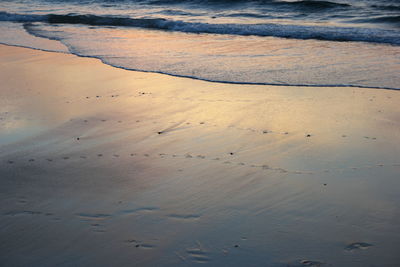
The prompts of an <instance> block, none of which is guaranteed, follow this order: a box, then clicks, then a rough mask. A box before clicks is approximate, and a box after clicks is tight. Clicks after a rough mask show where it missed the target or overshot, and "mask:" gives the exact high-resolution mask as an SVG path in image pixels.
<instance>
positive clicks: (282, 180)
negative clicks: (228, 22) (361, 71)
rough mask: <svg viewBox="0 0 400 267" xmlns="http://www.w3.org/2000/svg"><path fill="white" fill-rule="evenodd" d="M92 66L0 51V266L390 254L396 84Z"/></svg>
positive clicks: (328, 262)
mask: <svg viewBox="0 0 400 267" xmlns="http://www.w3.org/2000/svg"><path fill="white" fill-rule="evenodd" d="M99 61H100V60H99V59H94V58H84V57H78V56H75V55H72V54H65V53H54V52H42V51H39V50H33V49H29V48H19V47H15V46H6V45H0V62H1V64H0V79H1V80H2V85H0V99H1V100H0V101H1V102H0V104H1V105H0V129H1V131H0V177H2V179H1V181H0V183H1V184H0V199H1V203H2V204H1V205H0V217H1V220H0V238H1V239H2V240H3V242H2V244H0V251H1V252H0V265H1V264H4V265H13V266H28V265H30V266H35V265H36V266H39V265H40V266H55V265H57V266H60V265H65V266H71V265H74V266H88V265H96V266H131V265H132V264H134V265H137V266H139V265H140V266H142V265H143V266H155V265H157V266H187V265H195V264H198V263H203V264H206V265H207V266H260V265H266V266H277V267H280V266H360V267H361V266H368V265H371V266H372V265H376V266H396V265H397V264H398V263H399V261H400V259H399V257H398V256H397V251H398V248H399V247H400V241H399V240H400V228H399V225H400V206H399V204H398V203H400V195H399V194H398V192H397V191H398V190H397V188H399V185H400V180H399V179H398V174H399V172H400V161H399V160H398V159H400V143H399V142H398V140H399V129H400V119H399V118H400V110H399V108H398V103H400V92H396V91H395V90H376V89H366V88H349V87H335V88H328V87H288V86H268V85H242V84H224V83H213V82H207V81H202V80H194V79H190V78H178V77H173V76H169V75H163V74H156V73H146V72H136V71H127V70H124V69H120V68H115V67H112V66H110V65H106V64H103V63H102V62H99ZM116 255H117V257H116ZM308 263H310V264H311V265H310V264H308Z"/></svg>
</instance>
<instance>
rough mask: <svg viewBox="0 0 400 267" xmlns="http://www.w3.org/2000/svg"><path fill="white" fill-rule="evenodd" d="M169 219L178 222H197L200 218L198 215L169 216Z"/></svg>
mask: <svg viewBox="0 0 400 267" xmlns="http://www.w3.org/2000/svg"><path fill="white" fill-rule="evenodd" d="M168 217H169V218H171V219H178V220H197V219H199V218H200V215H198V214H169V215H168Z"/></svg>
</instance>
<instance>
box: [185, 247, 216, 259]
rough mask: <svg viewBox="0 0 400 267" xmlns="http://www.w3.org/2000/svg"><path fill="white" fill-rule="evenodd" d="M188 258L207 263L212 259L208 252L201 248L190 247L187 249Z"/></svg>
mask: <svg viewBox="0 0 400 267" xmlns="http://www.w3.org/2000/svg"><path fill="white" fill-rule="evenodd" d="M186 253H187V254H188V258H189V259H190V260H192V261H193V262H196V263H207V262H209V261H210V257H209V256H208V253H207V252H206V251H204V250H202V249H201V248H189V249H186Z"/></svg>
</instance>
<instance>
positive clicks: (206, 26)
mask: <svg viewBox="0 0 400 267" xmlns="http://www.w3.org/2000/svg"><path fill="white" fill-rule="evenodd" d="M0 21H13V22H46V23H50V24H83V25H91V26H124V27H138V28H146V29H155V30H165V31H177V32H186V33H198V34H201V33H206V34H229V35H245V36H247V35H255V36H272V37H281V38H291V39H317V40H327V41H355V42H371V43H387V44H392V45H400V32H399V31H396V30H389V29H377V28H361V27H328V26H309V25H288V24H274V23H264V24H238V23H225V24H212V23H200V22H198V23H196V22H185V21H181V20H169V19H164V18H129V17H116V16H99V15H86V14H85V15H81V14H66V15H58V14H45V15H23V14H12V13H7V12H0Z"/></svg>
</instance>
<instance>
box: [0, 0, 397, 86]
mask: <svg viewBox="0 0 400 267" xmlns="http://www.w3.org/2000/svg"><path fill="white" fill-rule="evenodd" d="M399 9H400V6H399V4H398V2H397V1H390V0H386V1H367V0H364V1H362V0H357V1H346V2H333V1H330V2H328V1H216V0H215V1H150V0H148V1H84V2H81V1H79V2H78V1H39V0H36V1H29V4H28V2H27V1H5V2H2V3H0V29H1V30H2V32H15V33H17V34H16V35H10V34H8V35H4V36H1V37H0V42H2V43H7V44H15V45H22V46H27V47H34V48H39V49H44V50H52V51H54V50H58V51H65V48H64V46H62V45H57V44H54V43H52V44H50V43H49V41H48V39H51V40H55V41H53V42H61V43H62V44H64V45H65V46H67V47H68V49H69V51H70V52H71V53H74V54H77V55H81V56H90V57H96V58H100V59H101V60H103V62H105V63H107V64H110V65H113V66H117V67H122V68H126V69H132V70H142V71H150V72H159V73H166V74H171V75H176V76H185V77H192V78H197V79H204V80H210V81H220V82H233V83H257V84H278V85H311V86H316V85H319V86H341V85H344V86H361V87H378V88H391V89H400V78H399V75H398V73H399V71H400V56H399V55H400V47H399V45H400V28H399V17H398V11H399ZM27 33H29V34H30V35H31V36H29V35H28V34H27ZM10 36H12V38H11V37H10ZM34 37H40V38H34ZM33 38H34V39H35V40H34V41H32V39H33ZM40 39H45V40H47V41H45V40H43V42H41V41H40Z"/></svg>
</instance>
